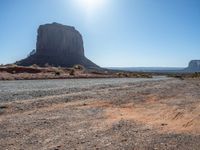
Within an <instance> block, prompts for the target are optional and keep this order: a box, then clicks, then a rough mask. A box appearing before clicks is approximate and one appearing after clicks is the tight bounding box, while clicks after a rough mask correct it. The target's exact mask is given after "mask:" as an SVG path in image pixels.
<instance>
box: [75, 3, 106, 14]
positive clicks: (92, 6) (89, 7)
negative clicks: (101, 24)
mask: <svg viewBox="0 0 200 150" xmlns="http://www.w3.org/2000/svg"><path fill="white" fill-rule="evenodd" d="M107 1H108V0H74V2H75V5H76V6H78V7H79V9H81V11H82V12H85V13H86V14H87V15H88V16H92V15H93V14H95V13H97V12H99V11H101V9H103V8H104V7H105V5H106V3H107Z"/></svg>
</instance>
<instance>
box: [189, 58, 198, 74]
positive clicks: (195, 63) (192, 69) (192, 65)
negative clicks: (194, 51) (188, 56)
mask: <svg viewBox="0 0 200 150" xmlns="http://www.w3.org/2000/svg"><path fill="white" fill-rule="evenodd" d="M185 71H187V72H200V60H192V61H190V63H189V66H188V67H187V68H186V69H185Z"/></svg>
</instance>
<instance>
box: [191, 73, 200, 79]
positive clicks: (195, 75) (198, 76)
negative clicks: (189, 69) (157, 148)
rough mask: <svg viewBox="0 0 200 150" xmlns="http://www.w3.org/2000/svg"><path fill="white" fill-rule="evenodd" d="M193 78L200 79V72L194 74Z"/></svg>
mask: <svg viewBox="0 0 200 150" xmlns="http://www.w3.org/2000/svg"><path fill="white" fill-rule="evenodd" d="M192 78H200V72H195V73H194V74H192Z"/></svg>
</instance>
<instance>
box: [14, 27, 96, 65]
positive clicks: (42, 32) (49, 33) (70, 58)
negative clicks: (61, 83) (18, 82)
mask: <svg viewBox="0 0 200 150" xmlns="http://www.w3.org/2000/svg"><path fill="white" fill-rule="evenodd" d="M46 63H48V64H49V65H53V66H62V67H72V66H73V65H75V64H81V65H83V66H85V67H86V68H96V67H97V68H98V66H97V65H96V64H94V63H93V62H91V61H90V60H88V59H87V58H86V57H85V55H84V47H83V39H82V36H81V34H80V33H79V32H78V31H77V30H75V28H74V27H70V26H65V25H61V24H58V23H52V24H46V25H41V26H40V27H39V29H38V36H37V43H36V52H35V54H33V55H30V56H29V57H28V58H26V59H24V60H21V61H19V62H18V63H17V64H19V65H23V66H29V65H33V64H37V65H39V66H44V65H45V64H46Z"/></svg>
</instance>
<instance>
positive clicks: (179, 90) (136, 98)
mask: <svg viewBox="0 0 200 150" xmlns="http://www.w3.org/2000/svg"><path fill="white" fill-rule="evenodd" d="M199 148H200V80H199V79H184V80H181V79H175V78H167V77H156V78H146V79H134V78H116V79H114V78H113V79H68V80H31V81H24V80H21V81H0V149H2V150H6V149H8V150H66V149H70V150H71V149H72V150H73V149H74V150H75V149H76V150H79V149H85V150H88V149H102V150H104V149H108V150H110V149H116V150H121V149H125V150H129V149H130V150H133V149H134V150H163V149H164V150H174V149H175V150H199Z"/></svg>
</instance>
